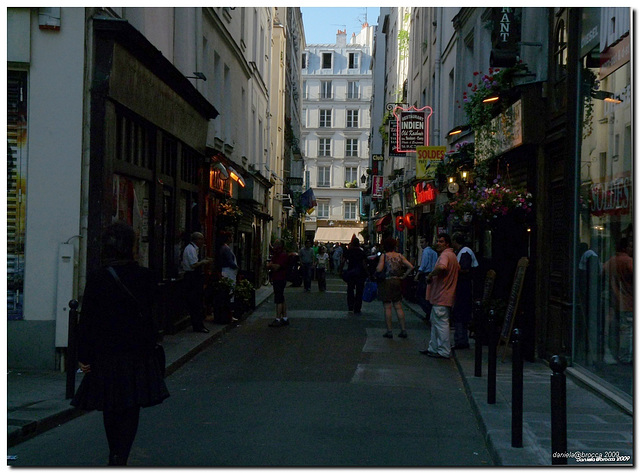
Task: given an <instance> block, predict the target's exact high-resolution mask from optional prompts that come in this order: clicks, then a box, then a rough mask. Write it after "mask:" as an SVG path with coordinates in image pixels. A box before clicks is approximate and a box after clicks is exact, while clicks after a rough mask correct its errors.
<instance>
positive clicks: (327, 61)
mask: <svg viewBox="0 0 640 473" xmlns="http://www.w3.org/2000/svg"><path fill="white" fill-rule="evenodd" d="M331 59H332V58H331V53H322V68H323V69H331Z"/></svg>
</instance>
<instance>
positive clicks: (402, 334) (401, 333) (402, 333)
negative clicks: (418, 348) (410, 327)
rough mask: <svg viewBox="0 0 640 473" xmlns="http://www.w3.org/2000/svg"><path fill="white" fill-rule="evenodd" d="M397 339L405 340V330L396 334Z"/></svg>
mask: <svg viewBox="0 0 640 473" xmlns="http://www.w3.org/2000/svg"><path fill="white" fill-rule="evenodd" d="M398 337H400V338H407V331H406V330H403V331H402V332H400V333H399V334H398Z"/></svg>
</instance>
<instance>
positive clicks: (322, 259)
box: [315, 246, 329, 292]
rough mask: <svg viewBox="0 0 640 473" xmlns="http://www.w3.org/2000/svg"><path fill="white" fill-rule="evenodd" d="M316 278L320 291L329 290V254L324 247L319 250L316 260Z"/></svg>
mask: <svg viewBox="0 0 640 473" xmlns="http://www.w3.org/2000/svg"><path fill="white" fill-rule="evenodd" d="M315 264H316V278H317V279H318V290H319V291H320V292H324V291H326V290H327V268H328V267H329V253H327V249H326V248H325V247H324V246H321V247H320V248H319V249H318V256H317V258H316V263H315Z"/></svg>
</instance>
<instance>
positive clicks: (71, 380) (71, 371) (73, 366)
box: [66, 299, 80, 399]
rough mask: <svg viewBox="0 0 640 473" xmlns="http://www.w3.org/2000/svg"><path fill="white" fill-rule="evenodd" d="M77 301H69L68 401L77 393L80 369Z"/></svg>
mask: <svg viewBox="0 0 640 473" xmlns="http://www.w3.org/2000/svg"><path fill="white" fill-rule="evenodd" d="M79 305H80V304H79V303H78V301H77V300H75V299H71V300H70V301H69V308H70V309H71V310H70V311H69V328H68V342H67V366H66V370H67V389H66V399H71V398H72V397H73V395H74V394H75V391H76V370H77V369H78V350H77V347H76V333H77V327H78V306H79Z"/></svg>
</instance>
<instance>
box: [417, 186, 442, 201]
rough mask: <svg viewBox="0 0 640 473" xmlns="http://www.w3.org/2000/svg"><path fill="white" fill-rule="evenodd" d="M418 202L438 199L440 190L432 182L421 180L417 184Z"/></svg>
mask: <svg viewBox="0 0 640 473" xmlns="http://www.w3.org/2000/svg"><path fill="white" fill-rule="evenodd" d="M415 190H416V203H417V204H430V203H432V202H435V201H436V197H437V196H438V191H437V189H436V188H435V187H434V185H433V184H432V183H430V182H419V183H418V184H416V187H415Z"/></svg>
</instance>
